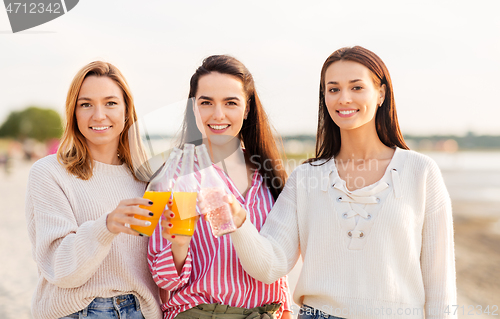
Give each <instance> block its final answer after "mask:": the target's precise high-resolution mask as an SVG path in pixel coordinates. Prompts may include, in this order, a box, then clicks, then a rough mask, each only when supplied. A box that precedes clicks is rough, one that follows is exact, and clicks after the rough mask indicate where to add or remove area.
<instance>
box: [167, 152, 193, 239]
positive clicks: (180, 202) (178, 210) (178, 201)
mask: <svg viewBox="0 0 500 319" xmlns="http://www.w3.org/2000/svg"><path fill="white" fill-rule="evenodd" d="M183 153H184V155H183V157H182V166H181V173H180V175H179V177H178V178H177V181H176V182H175V186H174V196H173V198H174V203H173V206H172V212H173V213H174V215H175V217H174V218H167V220H168V221H169V222H170V223H172V228H170V234H171V235H186V236H193V234H194V230H195V227H196V222H197V221H198V218H199V215H198V213H197V212H196V197H197V195H198V182H197V180H196V178H195V177H194V145H193V144H184V152H183Z"/></svg>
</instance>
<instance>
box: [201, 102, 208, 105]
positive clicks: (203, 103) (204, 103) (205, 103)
mask: <svg viewBox="0 0 500 319" xmlns="http://www.w3.org/2000/svg"><path fill="white" fill-rule="evenodd" d="M200 105H210V101H201V102H200Z"/></svg>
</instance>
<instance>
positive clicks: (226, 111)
mask: <svg viewBox="0 0 500 319" xmlns="http://www.w3.org/2000/svg"><path fill="white" fill-rule="evenodd" d="M246 100H247V98H246V96H245V92H244V91H243V84H242V83H241V81H240V80H239V79H238V78H237V77H234V76H232V75H228V74H221V73H218V72H211V73H209V74H207V75H203V76H201V77H200V78H199V80H198V89H197V92H196V103H195V107H194V113H195V115H196V125H197V126H198V129H199V130H200V132H201V133H202V135H203V137H204V138H208V139H209V140H210V141H211V142H212V143H214V144H217V145H223V144H225V143H227V142H228V141H230V140H231V139H232V138H233V137H236V136H238V135H239V133H240V130H241V127H242V126H243V120H244V118H245V117H246V115H247V113H248V110H247V109H246Z"/></svg>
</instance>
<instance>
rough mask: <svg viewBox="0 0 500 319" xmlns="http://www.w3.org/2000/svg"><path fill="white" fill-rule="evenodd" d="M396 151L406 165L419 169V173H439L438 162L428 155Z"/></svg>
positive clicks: (410, 151)
mask: <svg viewBox="0 0 500 319" xmlns="http://www.w3.org/2000/svg"><path fill="white" fill-rule="evenodd" d="M396 151H397V152H398V154H399V158H401V159H402V160H403V161H404V162H405V164H408V165H409V166H410V167H413V168H415V169H418V170H419V171H422V170H425V171H429V170H430V171H436V170H437V171H439V167H438V165H437V163H436V161H434V160H433V159H432V158H431V157H430V156H428V155H425V154H422V153H419V152H416V151H413V150H405V149H401V148H398V149H396ZM405 166H406V165H405Z"/></svg>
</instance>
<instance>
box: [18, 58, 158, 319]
mask: <svg viewBox="0 0 500 319" xmlns="http://www.w3.org/2000/svg"><path fill="white" fill-rule="evenodd" d="M136 120H137V115H136V113H135V107H134V101H133V99H132V95H131V92H130V89H129V87H128V84H127V82H126V81H125V78H124V77H123V75H122V74H121V73H120V71H119V70H118V69H117V68H116V67H115V66H113V65H111V64H109V63H105V62H100V61H97V62H92V63H90V64H88V65H86V66H85V67H83V68H82V69H81V70H80V71H79V72H78V73H77V75H76V76H75V78H74V79H73V82H72V83H71V86H70V89H69V92H68V96H67V99H66V121H67V123H66V128H65V131H64V135H63V138H62V143H61V146H60V148H59V150H58V153H57V155H56V154H54V155H50V156H47V157H45V158H43V159H41V160H39V161H38V162H36V163H35V164H34V165H33V167H32V169H31V172H30V177H29V181H28V190H27V195H26V216H27V223H28V231H29V236H30V239H31V243H32V246H33V258H34V259H35V261H36V263H37V266H38V272H39V281H38V285H37V288H36V291H35V295H34V297H33V302H32V313H33V318H35V319H36V318H43V319H52V318H61V317H64V318H89V319H92V318H124V316H126V317H127V318H129V319H132V318H134V319H135V318H147V319H149V318H152V319H158V318H161V309H160V307H159V296H158V288H157V287H156V285H155V283H154V281H153V280H152V278H151V275H150V273H149V271H148V265H147V259H146V255H147V243H148V239H147V238H144V237H139V236H138V233H136V232H135V231H133V230H131V229H130V228H129V227H128V225H140V226H144V225H145V222H144V221H141V220H138V219H136V218H133V215H134V214H138V215H144V216H147V215H149V211H148V210H147V209H142V208H139V205H144V206H146V207H147V206H150V205H151V204H152V203H151V202H149V200H146V199H142V198H141V197H142V195H143V194H144V189H145V185H146V184H145V183H144V182H141V181H139V180H138V179H136V178H135V177H134V175H133V174H132V173H131V172H132V171H133V167H132V160H131V158H132V152H138V151H139V150H131V149H129V143H128V129H129V128H130V127H131V125H132V124H133V123H134V122H135V121H136ZM127 224H128V225H127ZM141 256H142V257H141ZM82 316H83V317H82Z"/></svg>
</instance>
